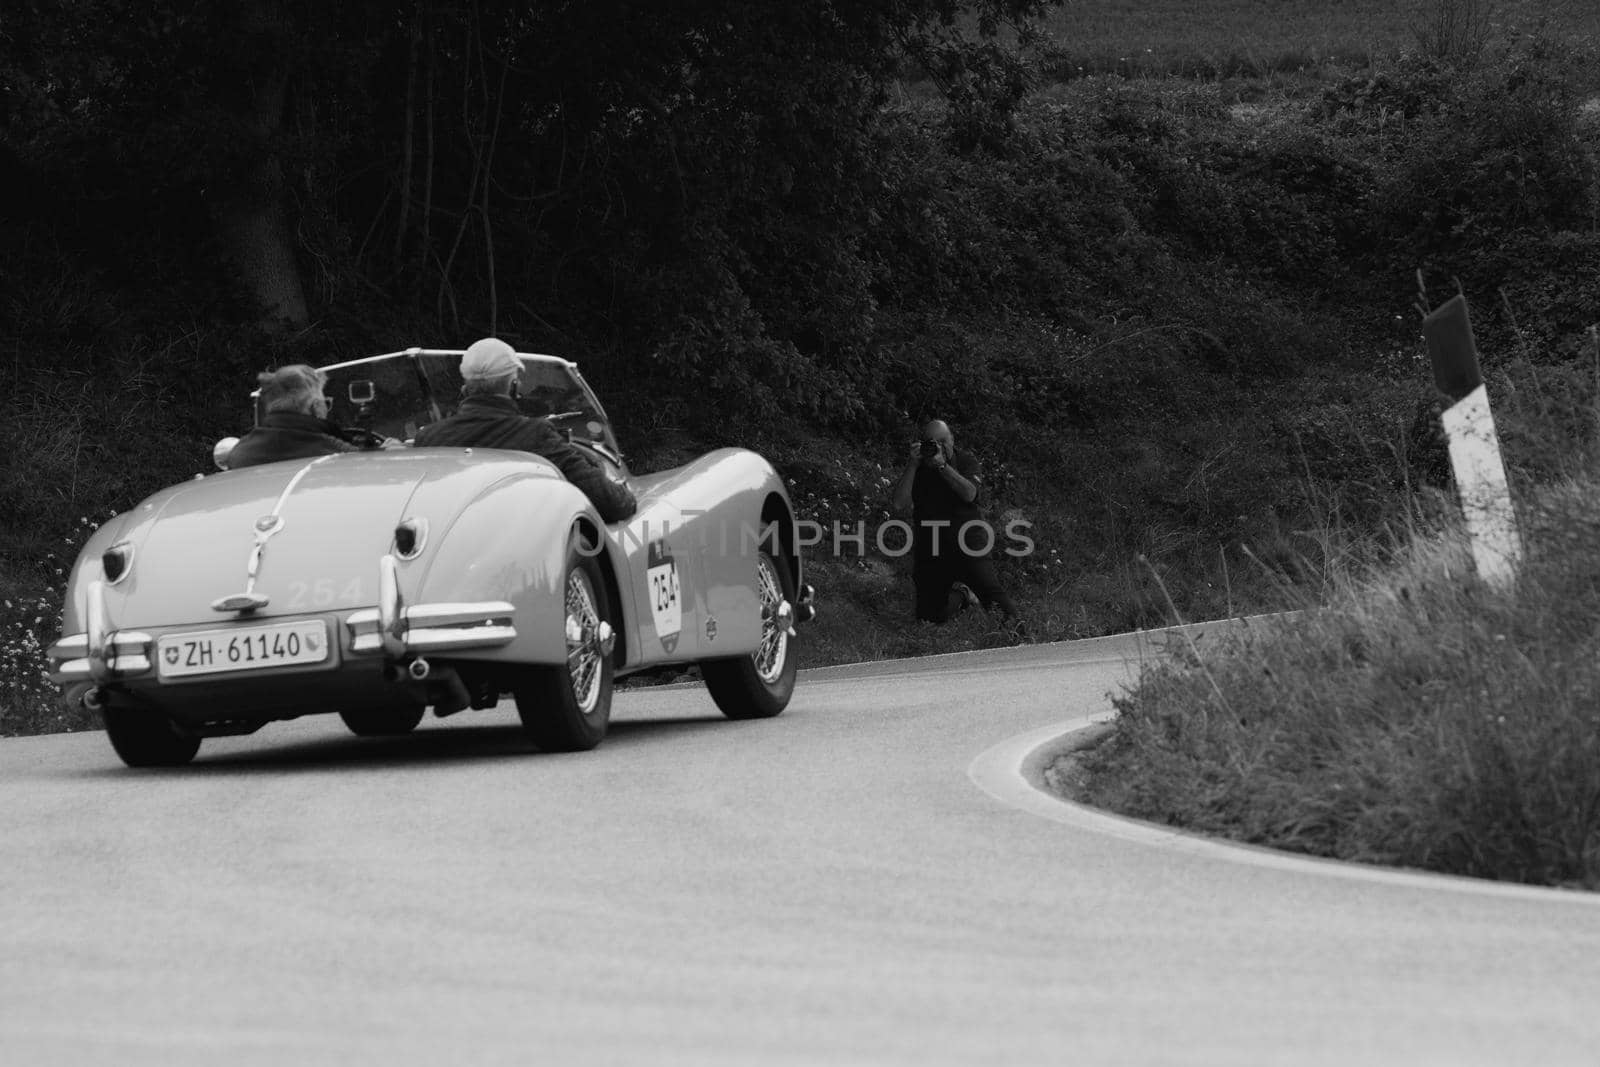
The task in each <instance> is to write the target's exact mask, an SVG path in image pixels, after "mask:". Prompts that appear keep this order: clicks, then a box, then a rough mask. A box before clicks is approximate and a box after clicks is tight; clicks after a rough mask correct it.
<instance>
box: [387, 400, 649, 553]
mask: <svg viewBox="0 0 1600 1067" xmlns="http://www.w3.org/2000/svg"><path fill="white" fill-rule="evenodd" d="M415 443H416V447H418V448H435V447H438V446H441V445H459V446H462V447H466V448H514V449H519V450H521V451H523V452H532V453H534V454H535V455H539V456H543V457H544V458H545V459H548V460H549V461H550V462H551V463H554V464H555V465H556V466H557V467H558V468H559V469H560V470H561V473H562V474H563V475H565V476H566V479H567V481H569V482H571V483H572V484H573V485H575V486H577V487H578V488H579V489H581V490H583V495H584V496H586V497H588V498H589V500H590V502H592V503H593V504H594V507H595V510H596V511H598V512H599V513H600V517H601V518H602V519H604V520H605V521H606V522H619V521H621V520H622V519H626V518H627V517H628V516H630V515H632V514H633V513H634V512H635V511H636V510H637V509H638V504H637V502H635V500H634V499H633V493H631V492H630V491H629V490H628V487H627V486H625V485H623V484H622V483H621V482H616V481H612V480H611V479H610V478H608V477H606V474H605V472H604V471H602V470H601V469H600V468H599V467H597V466H595V464H594V463H593V462H592V461H591V460H590V459H589V457H588V456H586V455H584V454H583V453H582V452H580V451H579V450H578V449H576V448H574V447H573V446H572V445H570V444H568V443H567V442H566V441H565V440H564V439H563V438H562V436H561V434H560V433H558V432H557V431H556V428H555V427H554V426H551V425H550V423H549V421H548V420H545V419H539V418H533V417H531V416H528V415H524V414H523V413H522V412H521V411H519V410H518V409H517V402H516V401H515V400H512V399H511V398H510V397H509V396H469V397H467V398H466V399H465V400H463V401H461V406H460V408H458V409H457V410H456V413H455V414H454V415H452V416H450V417H449V418H448V419H441V420H440V421H438V422H435V423H432V424H430V425H428V426H424V427H423V428H422V430H421V431H420V432H419V433H418V434H417V439H416V442H415Z"/></svg>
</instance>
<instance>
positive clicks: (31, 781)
mask: <svg viewBox="0 0 1600 1067" xmlns="http://www.w3.org/2000/svg"><path fill="white" fill-rule="evenodd" d="M1138 644H1139V642H1137V641H1136V640H1135V639H1133V638H1112V639H1105V640H1102V641H1089V642H1077V643H1074V644H1070V645H1055V646H1031V647H1024V648H1020V649H1012V650H1004V651H999V652H994V653H980V654H970V655H964V656H953V657H942V658H938V659H933V660H924V661H920V662H910V663H906V662H901V663H894V664H876V665H871V666H866V667H862V668H847V669H829V670H823V671H814V672H805V673H803V674H802V676H801V680H800V685H799V688H798V690H797V693H796V698H795V701H794V703H793V704H792V705H791V706H790V709H789V710H788V711H787V712H786V713H785V714H784V715H782V716H781V717H779V718H777V719H773V720H769V721H765V722H744V723H734V722H727V721H725V720H723V719H722V718H721V717H720V716H719V715H718V714H717V713H716V711H715V709H714V708H713V707H712V705H711V703H710V701H709V699H708V698H707V697H706V695H705V693H704V691H703V690H700V689H698V688H684V687H678V688H671V689H653V690H640V691H636V692H631V693H627V694H622V695H620V696H619V698H618V701H617V706H616V722H615V725H614V727H613V732H612V734H611V736H610V737H609V738H608V739H607V741H606V743H605V744H604V745H602V746H601V747H600V748H599V749H598V750H596V751H595V752H593V753H588V754H583V755H568V756H546V755H543V754H539V753H537V752H534V751H533V750H531V749H530V748H529V747H528V746H527V745H526V744H525V742H524V741H523V740H522V737H521V734H520V732H519V729H518V727H517V725H516V718H515V715H514V713H513V712H512V711H511V710H510V709H509V707H503V708H501V709H499V710H497V711H494V712H476V713H465V714H463V715H460V716H457V717H455V718H453V719H451V720H448V721H444V722H435V721H433V720H430V721H428V722H427V723H425V724H424V726H423V727H422V728H421V729H420V730H419V731H418V732H417V733H416V734H414V735H412V736H410V737H405V738H400V739H393V740H378V741H373V740H360V739H356V738H354V737H351V736H349V735H347V734H346V733H345V732H344V731H343V727H342V726H341V725H340V723H339V721H338V720H337V719H336V718H333V717H331V716H314V717H312V718H310V719H306V720H301V721H299V722H296V723H287V724H280V725H276V726H271V727H268V728H267V729H265V730H263V731H261V732H260V733H258V734H256V735H254V736H251V737H246V738H235V739H228V740H218V741H208V742H207V743H206V745H205V746H204V747H203V748H202V749H201V754H200V758H199V761H198V762H196V763H195V764H194V765H193V766H191V767H188V768H184V769H181V770H177V771H163V772H134V771H129V770H127V769H125V768H123V767H122V766H121V764H120V763H119V762H118V761H117V760H116V757H115V756H114V755H113V753H112V752H111V750H110V747H109V746H108V745H107V744H106V742H105V739H104V737H102V736H101V735H99V734H82V735H61V736H54V737H42V738H26V739H14V740H6V741H0V1063H4V1064H16V1065H36V1064H117V1065H119V1067H121V1065H128V1064H145V1063H148V1064H206V1065H212V1064H219V1063H226V1064H230V1065H231V1064H256V1063H261V1064H267V1063H270V1064H278V1063H296V1064H298V1063H327V1064H385V1065H391V1064H440V1063H467V1064H479V1063H507V1064H532V1063H548V1064H574V1063H602V1064H609V1063H685V1064H741V1065H743V1064H788V1063H794V1064H812V1063H827V1064H833V1063H840V1064H854V1063H859V1064H879V1063H911V1064H941V1063H961V1064H975V1063H985V1064H987V1063H997V1064H1012V1063H1073V1064H1099V1063H1106V1064H1138V1063H1150V1064H1200V1063H1205V1064H1226V1065H1229V1067H1235V1065H1240V1064H1252V1063H1261V1064H1284V1063H1325V1064H1341V1065H1343V1064H1366V1063H1394V1064H1425V1063H1438V1064H1467V1063H1482V1064H1496V1065H1500V1064H1511V1063H1537V1064H1540V1065H1541V1067H1548V1065H1551V1064H1563V1063H1571V1064H1586V1065H1587V1064H1594V1063H1596V1062H1600V1013H1597V1011H1596V1008H1595V1005H1596V1002H1597V999H1600V902H1597V900H1596V899H1595V898H1594V897H1592V896H1590V895H1581V894H1574V893H1560V892H1556V891H1537V892H1535V891H1527V890H1521V891H1512V892H1501V891H1496V890H1494V889H1493V888H1486V889H1479V888H1478V887H1477V886H1476V885H1467V886H1465V887H1463V885H1462V884H1461V883H1460V882H1458V881H1453V880H1443V879H1431V878H1421V877H1404V878H1388V879H1385V878H1382V877H1376V878H1368V877H1365V876H1361V875H1360V872H1357V874H1358V876H1357V877H1347V876H1343V875H1342V874H1340V873H1337V872H1334V873H1330V871H1329V870H1328V866H1329V865H1316V864H1309V863H1302V862H1292V863H1284V864H1279V863H1274V862H1271V861H1264V860H1262V858H1261V857H1259V856H1257V855H1256V854H1254V853H1241V852H1239V851H1236V850H1231V849H1224V848H1217V847H1213V846H1208V845H1200V844H1197V843H1195V842H1194V841H1193V840H1191V839H1184V838H1179V839H1174V838H1172V837H1171V836H1170V835H1164V834H1158V833H1153V832H1150V831H1147V830H1143V829H1141V828H1139V827H1137V826H1133V825H1131V824H1127V823H1122V822H1120V821H1119V820H1112V819H1105V818H1097V817H1095V816H1093V815H1092V814H1089V813H1086V812H1082V811H1079V810H1076V809H1070V808H1067V807H1066V806H1064V805H1061V804H1059V803H1057V802H1055V801H1051V800H1047V799H1045V798H1043V797H1041V796H1040V795H1039V794H1037V793H1036V792H1033V791H1032V790H1030V789H1028V788H1027V787H1026V786H1025V785H1023V784H1022V783H1021V781H1020V780H1019V779H1017V777H1016V775H1015V773H1014V765H1015V763H1016V759H1015V758H1014V757H1016V755H1017V754H1019V753H1021V752H1024V751H1025V750H1026V749H1027V748H1030V747H1032V746H1033V744H1034V743H1035V742H1036V741H1037V740H1038V739H1041V738H1043V737H1047V736H1049V735H1051V734H1053V733H1055V732H1057V731H1055V730H1053V729H1046V728H1048V727H1051V726H1052V724H1058V723H1064V722H1067V721H1068V720H1077V721H1081V720H1082V719H1083V717H1085V716H1088V715H1091V714H1095V713H1100V712H1103V711H1104V710H1105V709H1106V707H1107V702H1106V694H1107V693H1108V691H1110V690H1112V689H1114V688H1116V687H1118V686H1119V685H1120V684H1121V683H1122V681H1123V680H1124V679H1126V678H1127V677H1128V670H1129V667H1128V657H1129V656H1132V655H1134V654H1135V653H1136V650H1137V646H1138ZM1022 735H1029V736H1025V737H1024V736H1022ZM1341 870H1342V869H1341Z"/></svg>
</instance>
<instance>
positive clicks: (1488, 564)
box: [1422, 294, 1522, 589]
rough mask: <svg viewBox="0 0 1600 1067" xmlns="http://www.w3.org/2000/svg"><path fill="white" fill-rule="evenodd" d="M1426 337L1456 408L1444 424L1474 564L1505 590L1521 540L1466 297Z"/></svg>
mask: <svg viewBox="0 0 1600 1067" xmlns="http://www.w3.org/2000/svg"><path fill="white" fill-rule="evenodd" d="M1422 335H1423V337H1424V338H1425V339H1426V340H1427V343H1428V357H1429V359H1430V360H1431V361H1432V363H1433V379H1434V381H1435V383H1437V384H1438V386H1439V388H1440V389H1441V390H1442V391H1443V392H1444V393H1445V394H1446V395H1448V396H1449V397H1451V399H1453V400H1455V401H1456V403H1455V404H1454V405H1453V406H1451V407H1450V408H1448V409H1446V410H1445V412H1444V414H1443V416H1442V417H1441V419H1440V421H1441V422H1442V423H1443V424H1444V432H1445V435H1446V437H1447V438H1448V439H1449V443H1450V466H1451V468H1452V469H1453V470H1454V472H1455V480H1456V493H1457V495H1458V496H1459V497H1460V500H1461V512H1462V515H1463V517H1464V518H1465V519H1466V522H1467V536H1468V538H1469V539H1470V541H1471V544H1472V561H1473V563H1474V564H1475V565H1476V566H1477V569H1478V577H1480V578H1482V579H1483V580H1484V581H1485V582H1488V583H1489V584H1490V585H1493V586H1496V587H1499V588H1502V589H1503V588H1506V587H1508V586H1510V585H1511V583H1512V582H1513V581H1514V580H1515V579H1516V576H1517V565H1518V564H1519V563H1520V562H1521V561H1522V535H1521V533H1520V531H1519V530H1518V528H1517V514H1516V510H1515V509H1514V508H1513V507H1512V503H1511V487H1510V485H1509V484H1508V483H1507V481H1506V468H1505V463H1504V462H1502V460H1501V458H1500V438H1499V435H1498V434H1496V432H1495V428H1494V415H1493V413H1492V412H1491V411H1490V410H1489V394H1488V391H1487V390H1485V389H1484V386H1483V376H1482V374H1481V373H1480V372H1479V370H1478V345H1477V342H1476V340H1475V339H1474V338H1473V336H1472V322H1471V320H1470V319H1469V318H1468V317H1467V301H1466V298H1465V297H1463V296H1461V295H1460V294H1457V295H1456V296H1453V297H1451V298H1450V299H1449V300H1447V301H1445V302H1444V303H1443V304H1440V305H1439V306H1438V307H1437V308H1435V309H1434V310H1432V311H1431V312H1428V313H1427V315H1426V317H1425V318H1424V319H1423V321H1422Z"/></svg>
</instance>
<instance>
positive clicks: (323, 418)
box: [227, 363, 359, 470]
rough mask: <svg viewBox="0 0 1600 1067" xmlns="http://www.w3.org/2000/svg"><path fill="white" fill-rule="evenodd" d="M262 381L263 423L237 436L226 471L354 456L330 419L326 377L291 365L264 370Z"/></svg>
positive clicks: (302, 364)
mask: <svg viewBox="0 0 1600 1067" xmlns="http://www.w3.org/2000/svg"><path fill="white" fill-rule="evenodd" d="M256 380H257V381H258V382H260V383H261V406H262V410H263V412H264V414H263V415H262V418H261V424H260V425H259V426H256V427H255V428H254V429H252V430H251V431H250V432H249V433H247V434H245V435H244V436H243V437H241V438H239V443H238V444H236V445H234V446H233V451H232V452H229V453H228V459H227V463H228V469H229V470H238V469H239V468H240V467H253V466H255V465H256V464H258V463H275V462H277V461H278V460H280V459H307V458H310V457H312V456H326V455H329V454H330V453H333V452H356V451H359V450H358V449H357V448H356V446H355V445H353V444H351V443H350V442H349V441H346V440H345V439H344V437H343V436H342V435H341V433H340V431H339V428H338V427H337V426H335V425H334V424H333V423H331V422H329V421H328V409H329V408H330V407H331V406H332V401H330V400H329V399H328V398H327V396H325V395H324V394H323V390H324V389H325V388H327V385H328V376H327V375H326V374H324V373H322V371H320V370H317V369H316V368H315V367H309V366H307V365H306V364H304V363H291V364H289V365H288V366H286V367H279V368H278V369H277V370H272V371H267V372H266V373H265V374H262V375H260V376H259V377H258V378H257V379H256Z"/></svg>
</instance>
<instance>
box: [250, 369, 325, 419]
mask: <svg viewBox="0 0 1600 1067" xmlns="http://www.w3.org/2000/svg"><path fill="white" fill-rule="evenodd" d="M256 381H257V382H258V383H260V385H261V406H262V408H263V409H264V410H266V411H268V412H273V411H298V412H300V413H301V414H303V415H312V414H315V412H314V411H313V410H312V408H313V406H314V405H315V404H316V401H317V398H318V397H320V396H321V395H322V390H323V389H324V388H326V387H327V384H328V376H327V375H326V374H324V373H322V372H321V371H320V370H318V369H317V368H315V367H312V366H308V365H306V364H304V363H291V364H289V365H288V366H286V367H279V368H278V369H277V370H273V371H268V372H266V373H265V374H262V375H258V376H257V378H256Z"/></svg>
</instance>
